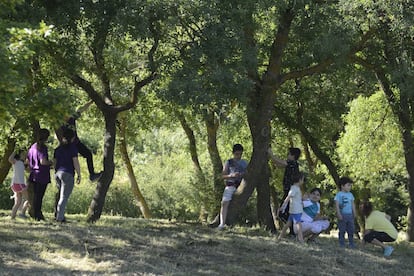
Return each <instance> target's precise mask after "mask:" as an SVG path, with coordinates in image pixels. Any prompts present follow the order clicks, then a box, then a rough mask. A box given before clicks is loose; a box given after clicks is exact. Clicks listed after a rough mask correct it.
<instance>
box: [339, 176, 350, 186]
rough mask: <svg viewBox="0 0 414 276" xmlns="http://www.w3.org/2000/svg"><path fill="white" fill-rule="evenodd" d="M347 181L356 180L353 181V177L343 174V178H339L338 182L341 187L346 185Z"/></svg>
mask: <svg viewBox="0 0 414 276" xmlns="http://www.w3.org/2000/svg"><path fill="white" fill-rule="evenodd" d="M346 183H351V184H352V183H354V181H352V179H351V178H349V177H346V176H343V177H341V178H339V181H338V184H339V186H340V187H342V186H345V184H346Z"/></svg>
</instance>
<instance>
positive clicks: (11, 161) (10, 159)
mask: <svg viewBox="0 0 414 276" xmlns="http://www.w3.org/2000/svg"><path fill="white" fill-rule="evenodd" d="M15 155H16V153H15V152H13V153H12V154H10V156H9V162H10V163H12V164H13V165H14V164H15V163H16V159H14V156H15Z"/></svg>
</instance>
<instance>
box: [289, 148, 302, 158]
mask: <svg viewBox="0 0 414 276" xmlns="http://www.w3.org/2000/svg"><path fill="white" fill-rule="evenodd" d="M299 156H300V149H299V148H289V151H288V159H289V160H298V159H299Z"/></svg>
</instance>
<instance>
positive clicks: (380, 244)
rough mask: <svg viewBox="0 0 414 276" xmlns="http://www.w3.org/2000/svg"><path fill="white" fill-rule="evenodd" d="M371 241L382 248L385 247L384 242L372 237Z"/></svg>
mask: <svg viewBox="0 0 414 276" xmlns="http://www.w3.org/2000/svg"><path fill="white" fill-rule="evenodd" d="M371 243H372V244H375V245H378V246H381V247H382V249H385V247H387V246H386V245H385V244H384V243H382V242H381V241H379V240H377V239H373V240H372V241H371Z"/></svg>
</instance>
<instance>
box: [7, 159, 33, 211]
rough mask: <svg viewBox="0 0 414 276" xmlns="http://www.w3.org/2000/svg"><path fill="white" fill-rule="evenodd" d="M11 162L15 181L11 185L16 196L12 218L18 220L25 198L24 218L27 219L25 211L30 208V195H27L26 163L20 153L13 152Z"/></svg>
mask: <svg viewBox="0 0 414 276" xmlns="http://www.w3.org/2000/svg"><path fill="white" fill-rule="evenodd" d="M9 162H10V163H11V164H12V165H13V179H12V183H11V185H10V188H11V189H12V191H13V193H14V195H13V197H14V205H13V208H12V212H11V218H12V219H15V218H16V213H17V210H18V209H19V207H20V205H21V203H22V197H24V199H25V202H24V204H23V210H22V215H21V216H22V217H25V214H24V213H25V211H26V209H27V207H28V204H29V202H28V198H29V196H28V193H27V185H26V182H25V178H24V163H23V161H22V160H21V159H20V153H16V152H13V153H12V154H11V155H10V156H9Z"/></svg>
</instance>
